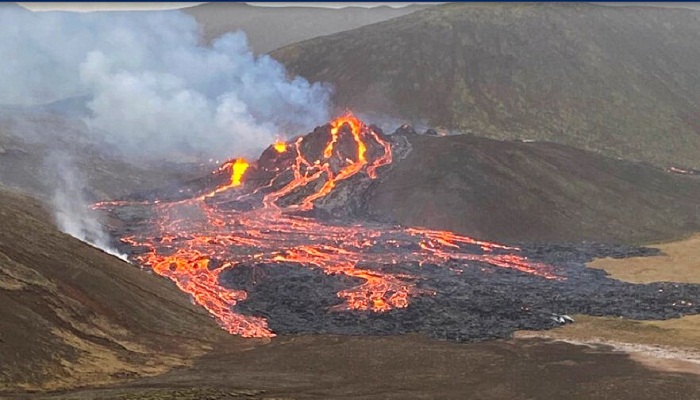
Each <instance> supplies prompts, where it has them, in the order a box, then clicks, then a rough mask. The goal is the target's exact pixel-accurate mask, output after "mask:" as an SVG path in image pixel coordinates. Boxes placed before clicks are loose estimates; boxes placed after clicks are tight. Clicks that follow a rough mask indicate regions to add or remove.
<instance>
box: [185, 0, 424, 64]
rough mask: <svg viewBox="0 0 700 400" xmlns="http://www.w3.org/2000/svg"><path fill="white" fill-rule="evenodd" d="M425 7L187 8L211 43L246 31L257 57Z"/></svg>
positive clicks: (215, 5)
mask: <svg viewBox="0 0 700 400" xmlns="http://www.w3.org/2000/svg"><path fill="white" fill-rule="evenodd" d="M426 7H428V6H425V5H412V6H406V7H401V8H392V7H385V6H382V7H373V8H364V7H344V8H340V9H333V8H320V7H260V6H252V5H248V4H245V3H208V4H202V5H199V6H194V7H190V8H186V9H184V10H183V11H185V12H186V13H188V14H190V15H192V16H193V17H194V18H195V19H196V20H197V22H199V23H200V24H201V25H202V27H203V29H204V39H205V40H206V41H207V42H209V41H211V40H212V39H214V38H217V37H219V36H221V35H222V34H224V33H226V32H231V31H236V30H239V29H240V30H243V31H245V32H246V34H247V35H248V39H249V41H250V44H251V46H252V48H253V50H254V51H255V52H256V53H257V54H261V53H267V52H268V51H271V50H274V49H276V48H279V47H281V46H286V45H288V44H291V43H295V42H299V41H302V40H306V39H310V38H314V37H318V36H323V35H329V34H331V33H336V32H341V31H346V30H348V29H354V28H357V27H360V26H363V25H367V24H371V23H374V22H379V21H385V20H387V19H390V18H394V17H398V16H401V15H406V14H409V13H412V12H414V11H416V10H420V9H424V8H426Z"/></svg>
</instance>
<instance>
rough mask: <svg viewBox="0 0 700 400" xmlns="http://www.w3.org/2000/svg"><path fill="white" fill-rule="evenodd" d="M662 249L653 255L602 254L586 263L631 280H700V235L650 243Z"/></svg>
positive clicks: (621, 278)
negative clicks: (621, 255) (617, 256)
mask: <svg viewBox="0 0 700 400" xmlns="http://www.w3.org/2000/svg"><path fill="white" fill-rule="evenodd" d="M649 247H655V248H657V249H659V250H661V252H662V253H661V254H660V255H658V256H655V257H632V258H624V259H618V260H614V259H612V258H602V259H597V260H594V261H593V262H591V263H589V264H588V266H589V267H592V268H599V269H603V270H605V271H606V272H608V273H609V274H610V275H612V276H613V277H614V278H616V279H620V280H623V281H626V282H633V283H649V282H684V283H697V284H700V235H695V236H693V237H690V238H688V239H685V240H680V241H677V242H670V243H660V244H655V245H651V246H649Z"/></svg>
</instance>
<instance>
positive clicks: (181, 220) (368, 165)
mask: <svg viewBox="0 0 700 400" xmlns="http://www.w3.org/2000/svg"><path fill="white" fill-rule="evenodd" d="M306 140H307V139H305V138H304V137H300V138H298V139H296V140H294V141H291V142H289V143H286V142H278V143H275V144H274V145H273V146H272V150H273V151H274V154H273V153H270V154H273V155H272V156H271V157H272V158H271V159H272V160H273V161H271V162H272V163H273V164H272V165H270V166H267V167H264V168H263V166H261V165H259V164H260V163H261V162H262V161H259V162H258V165H255V164H254V165H252V166H251V165H250V164H249V163H248V162H246V161H245V160H243V159H236V160H233V161H229V162H227V163H225V164H223V165H222V166H221V167H220V169H219V170H218V172H226V173H228V174H229V175H230V176H229V179H228V181H227V182H225V183H224V184H222V185H219V186H218V187H216V188H215V189H213V190H210V191H208V192H204V194H202V195H199V196H196V197H193V198H190V199H185V200H179V201H173V202H166V201H154V202H141V203H130V202H103V203H98V204H96V205H95V206H94V207H95V208H101V209H108V210H110V209H116V208H119V207H124V206H131V207H134V206H138V207H144V208H146V209H147V210H148V212H149V213H150V217H149V218H147V220H146V221H144V222H143V223H142V224H140V225H139V227H138V229H136V230H137V232H138V233H137V234H136V235H132V236H128V237H123V238H122V239H121V240H122V242H124V243H126V244H128V245H130V246H132V248H133V253H134V254H135V255H133V256H132V259H133V260H134V261H136V262H138V263H140V264H141V265H144V266H147V267H150V268H151V269H152V270H153V271H155V272H156V273H158V274H160V275H162V276H165V277H168V278H170V279H172V280H173V281H175V283H176V284H177V285H178V287H179V288H180V289H181V290H183V291H184V292H187V293H189V294H190V295H192V297H193V299H194V300H195V301H196V302H197V304H200V305H201V306H203V307H204V308H206V309H207V310H208V311H209V312H210V313H211V314H212V315H213V316H215V317H216V318H217V320H218V321H219V322H220V324H221V325H222V327H223V328H224V329H226V330H227V331H228V332H230V333H232V334H237V335H242V336H246V337H269V336H274V333H273V332H272V330H271V329H270V328H269V327H268V325H267V321H266V320H265V319H264V318H260V317H255V316H247V315H242V314H240V313H237V312H236V311H235V306H236V304H238V302H241V301H245V299H246V297H247V293H246V292H245V291H243V290H233V289H228V288H226V287H224V286H222V285H220V282H219V276H220V274H221V272H222V271H224V270H225V269H227V268H236V266H238V265H241V264H244V263H260V264H280V263H283V264H285V265H289V266H290V267H294V266H296V267H306V268H316V269H319V270H321V271H323V272H324V273H326V274H330V275H335V274H342V275H346V276H349V277H354V278H357V279H359V280H360V281H361V282H362V283H360V284H359V285H358V286H356V287H352V288H349V289H345V290H342V291H340V292H339V293H338V297H339V304H337V305H336V306H335V307H334V308H333V310H334V311H343V310H359V311H371V312H386V311H389V310H392V309H395V308H403V307H407V306H409V304H410V299H411V298H412V297H415V296H420V295H428V296H429V295H433V294H434V292H432V291H430V290H427V289H423V288H419V287H418V285H417V283H418V278H417V277H415V276H411V275H407V274H405V273H399V272H397V271H396V267H397V266H398V264H401V263H414V264H415V263H418V264H420V265H424V264H436V265H440V264H444V263H446V262H450V261H453V262H454V261H457V262H460V261H461V262H464V263H467V262H468V263H485V264H489V265H491V266H494V267H499V268H507V269H513V270H518V271H522V272H525V273H528V274H534V275H538V276H541V277H543V278H546V279H557V276H556V275H555V274H554V273H553V271H552V269H551V268H550V267H549V266H546V265H542V264H538V263H533V262H530V261H529V260H527V259H526V258H525V257H523V256H520V255H518V251H519V249H517V248H513V247H508V246H503V245H499V244H495V243H490V242H486V241H478V240H475V239H472V238H469V237H466V236H461V235H457V234H454V233H452V232H446V231H436V230H428V229H419V228H397V227H387V226H381V225H378V224H354V225H339V224H331V223H326V222H323V221H320V220H317V219H314V218H311V217H308V216H305V215H302V214H300V211H308V210H312V209H313V208H314V205H315V202H317V201H318V200H319V199H322V198H324V197H326V196H328V195H329V194H331V193H332V192H333V190H334V189H335V188H336V187H337V186H338V185H340V184H341V183H342V182H343V181H347V180H349V179H351V178H353V177H355V176H359V175H361V174H364V176H365V177H366V178H368V179H376V178H377V176H378V169H379V168H381V167H383V166H386V165H388V164H390V163H391V162H392V151H391V144H390V142H389V140H388V139H386V138H385V137H384V136H383V135H381V134H378V133H377V132H374V131H373V130H372V129H370V128H369V127H367V126H366V125H365V124H363V123H362V122H361V121H360V120H358V119H357V118H355V117H354V116H353V115H352V114H349V113H348V114H346V115H344V116H342V117H340V118H338V119H336V120H335V121H333V122H331V124H330V129H329V132H328V135H327V137H326V141H325V144H323V146H322V147H321V148H320V149H317V150H318V151H316V153H317V156H318V157H317V158H310V156H309V154H307V153H309V151H305V150H304V149H306V148H308V147H309V146H310V145H308V143H307V142H306ZM309 140H310V139H309ZM348 149H352V154H349V153H350V151H349V150H348ZM261 160H262V158H261ZM275 163H276V164H275ZM251 168H252V169H253V170H256V168H257V170H258V171H262V172H260V173H261V174H262V173H263V172H266V171H267V172H269V171H272V172H274V173H273V174H272V175H271V176H269V177H268V178H269V183H267V184H264V185H260V186H258V187H247V186H248V184H247V182H246V176H247V174H248V172H247V171H250V170H251ZM272 172H270V173H272ZM256 195H260V196H261V198H259V200H258V201H257V203H256V205H255V206H254V207H249V208H244V209H243V210H241V209H237V208H236V207H233V206H232V205H236V204H243V203H245V202H250V201H253V200H254V199H255V198H256V197H255V196H256ZM292 195H296V196H297V198H298V201H296V202H292V203H289V201H288V198H289V196H292ZM283 200H285V201H286V203H285V204H282V203H284V202H283ZM246 204H247V203H246Z"/></svg>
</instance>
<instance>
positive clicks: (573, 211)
mask: <svg viewBox="0 0 700 400" xmlns="http://www.w3.org/2000/svg"><path fill="white" fill-rule="evenodd" d="M411 143H412V146H413V150H412V151H411V152H410V153H409V154H408V156H407V157H406V158H405V159H402V160H397V161H394V163H395V165H394V167H393V169H391V170H390V172H387V173H386V174H385V176H383V177H382V178H381V179H380V180H379V182H378V183H377V184H376V185H375V186H374V188H373V189H372V192H371V193H370V195H369V198H368V201H367V204H368V211H369V213H370V214H371V215H372V216H374V217H377V218H384V219H389V220H392V221H395V222H399V223H401V224H403V225H409V226H425V227H430V228H437V229H446V230H452V231H456V232H460V233H465V234H468V235H472V236H476V237H480V238H484V239H492V240H500V241H527V242H540V241H545V242H546V241H555V242H562V241H581V240H590V241H603V242H606V241H607V242H632V243H639V242H649V241H652V240H662V239H669V238H675V237H678V236H681V235H684V234H688V233H690V232H693V231H696V230H698V229H700V225H699V224H700V207H699V206H698V204H700V179H698V178H696V177H688V176H681V175H676V174H671V173H668V172H665V171H664V170H662V169H659V168H655V167H652V166H649V165H644V164H639V163H633V162H628V161H621V160H616V159H612V158H607V157H603V156H600V155H597V154H595V153H592V152H587V151H583V150H579V149H575V148H572V147H568V146H562V145H558V144H553V143H522V142H513V141H496V140H492V139H486V138H479V137H471V136H467V135H459V136H447V137H429V136H415V137H412V138H411Z"/></svg>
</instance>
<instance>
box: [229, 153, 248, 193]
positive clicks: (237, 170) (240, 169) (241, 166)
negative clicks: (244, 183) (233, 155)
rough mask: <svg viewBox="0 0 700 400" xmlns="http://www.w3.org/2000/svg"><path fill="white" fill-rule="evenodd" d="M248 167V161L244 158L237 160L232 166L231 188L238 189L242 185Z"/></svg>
mask: <svg viewBox="0 0 700 400" xmlns="http://www.w3.org/2000/svg"><path fill="white" fill-rule="evenodd" d="M248 166H249V164H248V161H246V160H244V159H242V158H237V159H236V161H234V162H233V164H232V165H231V183H230V184H229V186H230V187H236V186H239V185H240V184H241V180H242V179H243V174H245V171H246V170H247V169H248Z"/></svg>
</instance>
